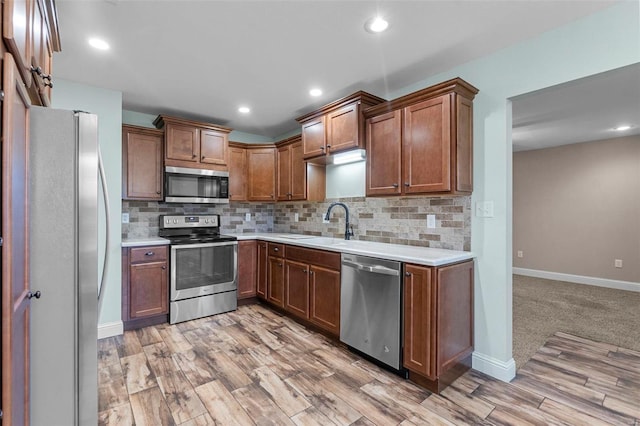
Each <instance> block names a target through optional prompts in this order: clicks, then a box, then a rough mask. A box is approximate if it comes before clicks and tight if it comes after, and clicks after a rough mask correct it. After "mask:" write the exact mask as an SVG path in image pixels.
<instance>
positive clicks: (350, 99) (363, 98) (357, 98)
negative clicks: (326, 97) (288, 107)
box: [296, 90, 387, 123]
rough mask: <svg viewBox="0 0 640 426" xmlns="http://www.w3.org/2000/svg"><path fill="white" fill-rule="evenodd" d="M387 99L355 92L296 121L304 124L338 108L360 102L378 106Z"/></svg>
mask: <svg viewBox="0 0 640 426" xmlns="http://www.w3.org/2000/svg"><path fill="white" fill-rule="evenodd" d="M386 101H387V100H386V99H383V98H380V97H378V96H375V95H372V94H371V93H367V92H363V91H362V90H360V91H358V92H355V93H353V94H351V95H349V96H345V97H344V98H340V99H338V100H337V101H334V102H331V103H330V104H327V105H325V106H323V107H321V108H319V109H317V110H314V111H312V112H310V113H307V114H305V115H302V116H300V117H298V118H296V121H297V122H299V123H304V122H306V121H309V120H311V119H313V118H316V117H319V116H321V115H324V114H326V113H328V112H330V111H334V110H336V109H338V108H341V107H343V106H345V105H349V104H352V103H354V102H360V103H361V104H363V106H364V107H367V106H371V105H376V104H379V103H381V102H386Z"/></svg>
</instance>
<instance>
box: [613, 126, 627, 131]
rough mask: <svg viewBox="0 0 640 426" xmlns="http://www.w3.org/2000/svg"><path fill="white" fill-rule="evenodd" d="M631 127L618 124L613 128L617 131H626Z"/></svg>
mask: <svg viewBox="0 0 640 426" xmlns="http://www.w3.org/2000/svg"><path fill="white" fill-rule="evenodd" d="M630 128H631V126H627V125H624V126H618V127H614V128H613V130H615V131H616V132H624V131H625V130H629V129H630Z"/></svg>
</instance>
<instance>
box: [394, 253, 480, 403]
mask: <svg viewBox="0 0 640 426" xmlns="http://www.w3.org/2000/svg"><path fill="white" fill-rule="evenodd" d="M472 352H473V261H472V260H470V261H466V262H462V263H457V264H453V265H448V266H440V267H427V266H417V265H410V264H406V265H405V276H404V353H403V358H404V360H403V364H404V367H405V368H407V369H408V370H409V378H410V379H411V380H413V381H415V382H416V383H418V384H420V385H423V386H425V387H426V388H428V389H429V390H431V391H434V392H440V390H442V389H443V388H444V387H446V386H447V385H448V384H449V383H451V382H452V381H453V380H455V378H457V377H458V376H459V375H461V374H462V373H463V372H464V371H466V370H467V369H468V368H469V367H470V365H471V364H470V363H471V353H472Z"/></svg>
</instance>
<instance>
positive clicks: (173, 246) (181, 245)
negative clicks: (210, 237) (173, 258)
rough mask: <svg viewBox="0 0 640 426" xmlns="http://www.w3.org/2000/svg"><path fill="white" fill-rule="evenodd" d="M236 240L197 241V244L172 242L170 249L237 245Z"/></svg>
mask: <svg viewBox="0 0 640 426" xmlns="http://www.w3.org/2000/svg"><path fill="white" fill-rule="evenodd" d="M237 245H238V242H237V241H223V242H219V243H198V244H172V245H171V250H184V249H195V248H207V247H222V246H237Z"/></svg>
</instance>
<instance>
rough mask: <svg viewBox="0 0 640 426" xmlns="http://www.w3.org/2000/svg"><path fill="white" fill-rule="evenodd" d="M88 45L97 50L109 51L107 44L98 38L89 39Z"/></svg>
mask: <svg viewBox="0 0 640 426" xmlns="http://www.w3.org/2000/svg"><path fill="white" fill-rule="evenodd" d="M89 44H90V45H91V46H92V47H95V48H96V49H99V50H109V43H107V42H106V41H104V40H102V39H99V38H90V39H89Z"/></svg>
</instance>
